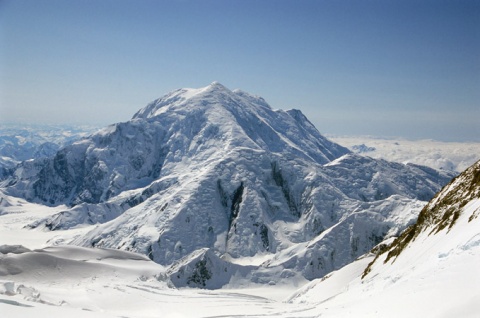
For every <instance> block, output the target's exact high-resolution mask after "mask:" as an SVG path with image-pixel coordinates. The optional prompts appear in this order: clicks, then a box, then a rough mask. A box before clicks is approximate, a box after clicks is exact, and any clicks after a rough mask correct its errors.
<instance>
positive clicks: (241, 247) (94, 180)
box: [1, 82, 453, 288]
mask: <svg viewBox="0 0 480 318" xmlns="http://www.w3.org/2000/svg"><path fill="white" fill-rule="evenodd" d="M452 177H453V174H451V173H449V172H445V171H437V170H434V169H430V168H427V167H424V166H418V165H413V164H407V165H405V164H399V163H393V162H388V161H385V160H377V159H372V158H369V157H363V156H360V155H357V154H353V153H351V152H350V151H349V150H347V149H346V148H344V147H342V146H340V145H338V144H336V143H333V142H331V141H330V140H328V139H326V138H325V137H323V136H322V135H321V134H320V133H319V132H318V131H317V129H316V128H315V127H314V126H313V125H312V124H311V123H310V122H309V121H308V119H307V118H306V117H305V116H304V115H303V114H302V113H301V112H300V111H299V110H289V111H283V110H274V109H272V108H271V107H270V106H269V105H268V104H267V102H266V101H265V100H264V99H263V98H261V97H258V96H253V95H250V94H248V93H246V92H243V91H240V90H234V91H231V90H229V89H228V88H226V87H224V86H223V85H221V84H219V83H217V82H214V83H212V84H211V85H209V86H207V87H204V88H200V89H179V90H176V91H173V92H171V93H169V94H167V95H165V96H163V97H161V98H159V99H157V100H155V101H153V102H152V103H150V104H148V105H147V106H146V107H145V108H143V109H141V110H139V111H138V112H137V113H136V114H135V115H134V116H133V118H132V119H131V120H130V121H127V122H124V123H118V124H114V125H111V126H108V127H106V128H104V129H102V130H100V131H98V132H96V133H94V134H92V135H91V136H89V137H86V138H83V139H81V140H79V141H77V142H75V143H73V144H71V145H68V146H66V147H64V148H62V149H60V150H59V151H58V152H57V153H56V154H55V155H54V156H51V157H48V158H39V159H36V160H29V161H25V162H23V163H21V164H19V165H18V166H17V168H16V169H15V170H14V171H13V172H12V173H11V174H10V175H8V176H6V177H5V178H4V179H3V181H2V182H1V185H2V187H3V190H2V191H3V192H4V193H5V194H6V195H8V196H15V197H20V198H24V199H26V200H28V201H30V202H32V203H37V204H43V205H48V206H51V207H56V209H57V212H56V213H54V214H53V215H48V216H43V217H38V218H34V219H32V220H31V221H30V222H29V224H28V225H27V226H28V228H30V229H42V230H44V231H55V232H57V233H58V234H56V239H55V241H50V242H49V244H70V245H78V246H83V247H97V248H112V249H120V250H123V251H131V252H137V253H141V254H144V255H146V256H148V257H149V258H150V259H151V260H153V261H154V262H156V263H158V264H161V265H162V266H165V267H166V268H168V269H167V270H166V273H167V274H168V275H169V277H170V279H171V281H172V282H173V284H175V285H176V286H192V287H201V288H219V287H221V286H224V285H225V284H228V283H229V282H231V281H232V279H233V277H237V278H239V277H241V278H242V279H245V280H248V281H252V282H256V283H272V284H274V283H278V282H280V281H282V280H285V279H288V278H298V279H308V280H311V279H315V278H318V277H322V276H324V275H326V274H328V273H329V272H331V271H334V270H338V269H339V268H341V267H343V266H345V265H347V264H349V263H351V262H352V261H354V260H355V259H356V258H358V257H359V256H361V255H362V254H364V253H366V252H368V251H369V250H370V249H371V248H372V247H374V246H375V245H377V244H378V243H380V242H382V241H383V240H385V239H388V238H390V237H394V236H397V235H398V234H399V233H400V232H401V231H402V230H403V229H405V228H406V227H407V226H409V225H411V224H412V223H413V222H415V220H416V218H417V215H418V213H419V212H420V210H421V209H422V208H423V206H424V205H425V203H426V201H428V200H429V199H431V198H432V197H433V196H434V194H435V193H436V192H437V191H439V190H440V189H441V187H442V186H443V185H445V184H446V183H447V182H448V181H449V180H450V179H451V178H452ZM80 228H81V229H82V232H81V234H78V233H79V232H78V231H77V232H75V231H76V230H78V229H80ZM72 231H73V232H75V233H77V234H75V235H73V234H70V233H72ZM254 257H257V258H261V259H262V262H260V263H258V262H254V263H255V264H246V262H245V260H246V259H251V258H254Z"/></svg>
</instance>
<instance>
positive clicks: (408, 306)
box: [290, 161, 480, 317]
mask: <svg viewBox="0 0 480 318" xmlns="http://www.w3.org/2000/svg"><path fill="white" fill-rule="evenodd" d="M479 216H480V161H478V162H476V163H475V164H474V165H472V166H471V167H470V168H468V169H467V170H466V171H465V172H463V173H462V174H461V175H459V176H458V177H457V178H455V179H454V180H452V182H451V183H449V184H448V185H447V186H445V187H444V188H443V190H442V191H441V192H439V193H438V194H437V195H436V196H435V197H434V198H433V199H432V200H431V201H430V202H429V203H428V204H427V205H426V206H425V207H424V209H423V210H422V211H421V213H420V214H419V217H418V221H417V222H416V223H415V224H413V225H411V226H410V227H408V229H406V230H405V231H404V232H403V233H402V234H401V235H400V236H399V237H398V238H397V239H395V240H394V241H393V242H390V243H388V242H384V243H382V244H380V245H379V246H378V247H377V248H375V249H374V250H372V252H371V253H370V254H369V255H366V256H364V257H362V258H361V259H359V260H357V261H355V262H353V263H351V264H349V265H348V266H346V267H344V268H342V269H341V270H339V271H337V272H334V273H331V274H329V275H327V276H325V277H324V278H322V279H319V280H315V281H313V282H311V283H309V284H308V285H306V286H304V287H303V288H302V289H301V290H300V291H299V292H297V293H296V294H295V295H294V296H292V298H291V300H290V301H291V302H293V303H316V304H318V305H317V310H318V312H322V317H323V316H326V317H328V316H332V317H338V316H345V315H348V314H349V313H351V312H354V313H355V316H356V317H385V316H387V315H388V316H389V317H478V313H479V310H480V305H479V304H480V291H479V289H478V286H479V284H480V271H479V270H478V264H479V262H480V217H479ZM326 308H328V309H329V310H328V311H326Z"/></svg>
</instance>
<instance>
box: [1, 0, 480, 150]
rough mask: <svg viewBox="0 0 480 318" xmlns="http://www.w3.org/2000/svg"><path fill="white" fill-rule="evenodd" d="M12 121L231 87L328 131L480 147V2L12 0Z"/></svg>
mask: <svg viewBox="0 0 480 318" xmlns="http://www.w3.org/2000/svg"><path fill="white" fill-rule="evenodd" d="M0 44H1V45H0V123H2V122H3V123H5V122H26V123H56V124H63V123H77V124H78V123H82V124H84V123H87V124H101V125H105V124H110V123H114V122H119V121H126V120H128V119H130V118H131V116H132V115H133V114H134V113H135V112H136V111H137V110H138V109H140V108H142V107H144V106H145V105H146V104H147V103H149V102H150V101H152V100H154V99H156V98H158V97H161V96H162V95H164V94H166V93H168V92H169V91H171V90H173V89H177V88H181V87H203V86H206V85H208V84H210V83H211V82H212V81H219V82H220V83H222V84H223V85H225V86H226V87H228V88H230V89H235V88H240V89H242V90H244V91H247V92H249V93H252V94H257V95H260V96H262V97H264V98H265V99H266V100H267V102H268V103H269V104H270V105H271V106H272V107H273V108H281V109H290V108H298V109H301V110H302V111H303V112H304V113H305V114H306V116H307V117H308V118H309V119H310V120H311V121H312V122H313V123H314V124H315V126H316V127H317V128H318V130H319V131H320V132H321V133H329V134H344V135H375V136H398V137H405V138H413V139H420V138H430V139H436V140H443V141H480V125H479V118H480V107H479V106H480V105H479V104H480V2H478V1H468V0H460V1H446V0H440V1H433V0H427V1H420V2H419V1H413V0H405V1H400V0H394V1H383V2H381V1H362V2H357V1H353V0H348V1H347V0H340V1H313V0H306V1H301V2H298V1H286V0H265V1H253V0H246V1H237V0H232V1H221V0H204V1H193V0H177V1H153V0H145V1H133V0H122V1H113V0H102V1H94V0H84V1H59V0H16V1H14V0H0Z"/></svg>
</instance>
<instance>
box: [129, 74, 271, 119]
mask: <svg viewBox="0 0 480 318" xmlns="http://www.w3.org/2000/svg"><path fill="white" fill-rule="evenodd" d="M241 99H244V100H243V101H242V100H241ZM245 101H248V102H249V103H253V104H257V105H258V106H259V105H262V106H263V107H268V108H270V106H269V105H268V104H267V103H266V102H265V101H264V100H263V99H261V98H258V97H255V96H252V95H250V94H248V93H246V92H243V91H241V90H235V91H231V90H229V89H228V88H226V87H225V86H223V85H222V84H220V83H218V82H213V83H211V84H210V85H208V86H206V87H202V88H180V89H177V90H174V91H172V92H170V93H168V94H166V95H164V96H163V97H160V98H158V99H156V100H154V101H153V102H151V103H150V104H148V105H147V106H146V107H145V108H143V109H141V110H140V111H138V112H137V113H136V114H135V115H134V116H133V119H136V118H143V119H147V118H153V117H156V116H158V115H160V114H162V113H164V112H165V111H167V110H178V109H179V108H183V109H184V110H187V109H189V108H191V107H207V106H211V105H215V104H221V105H224V106H228V105H232V104H237V105H240V104H245ZM262 101H263V102H262Z"/></svg>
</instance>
